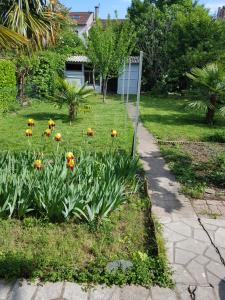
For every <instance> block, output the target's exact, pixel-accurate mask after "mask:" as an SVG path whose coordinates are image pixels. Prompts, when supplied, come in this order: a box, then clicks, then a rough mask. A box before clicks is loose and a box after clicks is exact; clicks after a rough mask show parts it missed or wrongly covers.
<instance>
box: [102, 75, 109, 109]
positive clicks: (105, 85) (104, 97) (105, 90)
mask: <svg viewBox="0 0 225 300" xmlns="http://www.w3.org/2000/svg"><path fill="white" fill-rule="evenodd" d="M107 85H108V78H105V79H104V83H103V103H105V100H106V95H107Z"/></svg>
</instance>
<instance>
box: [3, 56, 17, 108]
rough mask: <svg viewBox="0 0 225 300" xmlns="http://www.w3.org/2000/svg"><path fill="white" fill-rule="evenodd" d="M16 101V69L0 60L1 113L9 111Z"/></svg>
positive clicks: (7, 61) (13, 65)
mask: <svg viewBox="0 0 225 300" xmlns="http://www.w3.org/2000/svg"><path fill="white" fill-rule="evenodd" d="M15 101H16V67H15V64H14V63H13V62H11V61H9V60H5V59H0V112H5V111H7V110H8V109H9V108H10V106H12V105H13V103H15Z"/></svg>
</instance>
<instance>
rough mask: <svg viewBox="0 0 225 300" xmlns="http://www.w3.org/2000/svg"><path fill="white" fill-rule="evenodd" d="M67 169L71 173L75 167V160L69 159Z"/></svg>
mask: <svg viewBox="0 0 225 300" xmlns="http://www.w3.org/2000/svg"><path fill="white" fill-rule="evenodd" d="M66 165H67V167H68V168H70V170H71V171H73V169H74V166H75V160H74V159H70V160H69V161H68V162H67V164H66Z"/></svg>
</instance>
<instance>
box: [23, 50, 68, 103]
mask: <svg viewBox="0 0 225 300" xmlns="http://www.w3.org/2000/svg"><path fill="white" fill-rule="evenodd" d="M64 66H65V56H64V55H61V54H58V53H55V52H52V51H44V52H42V53H40V54H39V55H38V56H36V57H35V59H33V60H32V66H31V72H30V76H29V79H28V86H27V87H26V88H27V90H28V91H29V90H31V93H32V96H35V97H37V98H44V97H48V96H52V95H53V94H54V91H55V89H56V86H57V78H58V76H61V77H62V76H63V71H64Z"/></svg>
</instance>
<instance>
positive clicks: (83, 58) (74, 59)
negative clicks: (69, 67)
mask: <svg viewBox="0 0 225 300" xmlns="http://www.w3.org/2000/svg"><path fill="white" fill-rule="evenodd" d="M67 62H77V63H87V62H90V60H89V58H88V57H87V56H84V55H74V56H71V57H69V58H68V59H67Z"/></svg>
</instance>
